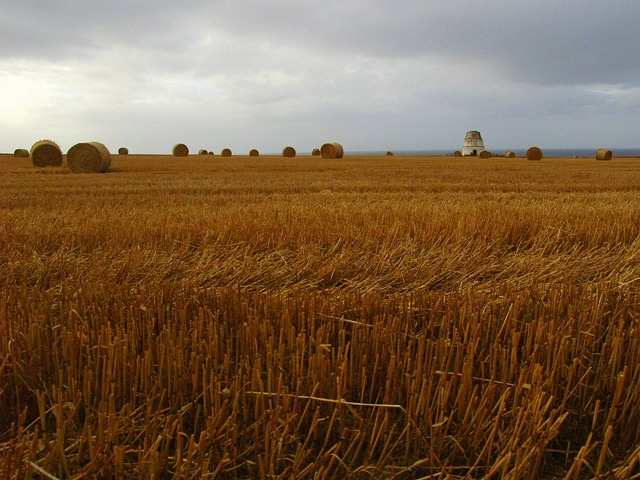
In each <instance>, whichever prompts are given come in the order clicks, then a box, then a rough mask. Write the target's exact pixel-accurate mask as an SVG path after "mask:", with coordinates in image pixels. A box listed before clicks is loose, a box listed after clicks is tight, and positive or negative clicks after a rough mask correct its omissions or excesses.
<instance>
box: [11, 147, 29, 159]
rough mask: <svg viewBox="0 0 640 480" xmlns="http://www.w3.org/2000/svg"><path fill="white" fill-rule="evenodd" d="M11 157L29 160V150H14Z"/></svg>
mask: <svg viewBox="0 0 640 480" xmlns="http://www.w3.org/2000/svg"><path fill="white" fill-rule="evenodd" d="M13 156H14V157H16V158H29V150H27V149H26V148H16V149H15V150H14V151H13Z"/></svg>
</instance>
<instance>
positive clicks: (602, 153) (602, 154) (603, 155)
mask: <svg viewBox="0 0 640 480" xmlns="http://www.w3.org/2000/svg"><path fill="white" fill-rule="evenodd" d="M612 157H613V154H612V153H611V150H607V149H606V148H599V149H598V150H597V151H596V160H611V158H612Z"/></svg>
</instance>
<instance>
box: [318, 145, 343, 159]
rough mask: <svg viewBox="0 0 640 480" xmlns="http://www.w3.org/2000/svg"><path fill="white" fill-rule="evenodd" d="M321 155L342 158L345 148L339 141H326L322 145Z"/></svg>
mask: <svg viewBox="0 0 640 480" xmlns="http://www.w3.org/2000/svg"><path fill="white" fill-rule="evenodd" d="M320 155H322V158H342V157H343V155H344V149H343V148H342V145H340V144H339V143H335V142H334V143H325V144H324V145H322V147H320Z"/></svg>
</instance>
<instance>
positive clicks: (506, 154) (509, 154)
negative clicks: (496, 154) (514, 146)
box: [504, 152, 516, 158]
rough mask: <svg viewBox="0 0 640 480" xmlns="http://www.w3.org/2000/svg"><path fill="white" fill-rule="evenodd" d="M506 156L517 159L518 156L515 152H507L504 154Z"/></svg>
mask: <svg viewBox="0 0 640 480" xmlns="http://www.w3.org/2000/svg"><path fill="white" fill-rule="evenodd" d="M504 156H505V157H507V158H516V154H515V153H513V152H507V153H505V154H504Z"/></svg>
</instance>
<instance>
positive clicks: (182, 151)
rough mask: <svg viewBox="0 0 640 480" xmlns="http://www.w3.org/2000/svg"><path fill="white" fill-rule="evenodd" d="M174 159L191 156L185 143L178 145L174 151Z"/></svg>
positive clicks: (174, 147)
mask: <svg viewBox="0 0 640 480" xmlns="http://www.w3.org/2000/svg"><path fill="white" fill-rule="evenodd" d="M172 153H173V156H174V157H186V156H188V155H189V147H187V146H186V145H185V144H184V143H176V144H175V145H174V146H173V150H172Z"/></svg>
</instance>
